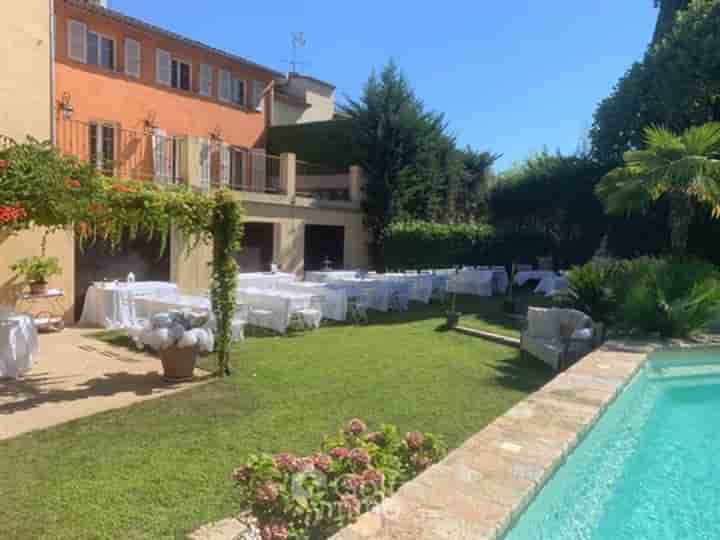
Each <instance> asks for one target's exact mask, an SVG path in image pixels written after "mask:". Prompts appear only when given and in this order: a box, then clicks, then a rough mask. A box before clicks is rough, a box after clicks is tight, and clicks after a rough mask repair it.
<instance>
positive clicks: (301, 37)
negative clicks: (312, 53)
mask: <svg viewBox="0 0 720 540" xmlns="http://www.w3.org/2000/svg"><path fill="white" fill-rule="evenodd" d="M291 35H292V59H291V60H284V62H285V63H287V64H290V73H297V72H298V66H300V65H304V64H307V62H301V61H299V60H298V51H299V50H300V49H302V48H303V47H305V45H307V41H306V40H305V32H293V33H292V34H291Z"/></svg>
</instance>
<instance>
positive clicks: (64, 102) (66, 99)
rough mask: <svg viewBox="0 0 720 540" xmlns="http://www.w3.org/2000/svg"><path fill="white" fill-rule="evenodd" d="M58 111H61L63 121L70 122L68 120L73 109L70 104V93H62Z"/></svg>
mask: <svg viewBox="0 0 720 540" xmlns="http://www.w3.org/2000/svg"><path fill="white" fill-rule="evenodd" d="M60 110H61V111H62V115H63V118H64V119H65V120H70V118H72V115H73V113H74V112H75V108H74V107H73V106H72V103H71V102H70V92H63V95H62V96H61V97H60Z"/></svg>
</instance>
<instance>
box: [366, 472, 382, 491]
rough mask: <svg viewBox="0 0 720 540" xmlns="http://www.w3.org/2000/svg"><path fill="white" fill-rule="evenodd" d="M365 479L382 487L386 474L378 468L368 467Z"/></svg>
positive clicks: (367, 482)
mask: <svg viewBox="0 0 720 540" xmlns="http://www.w3.org/2000/svg"><path fill="white" fill-rule="evenodd" d="M363 481H364V482H365V483H366V484H367V485H369V486H372V487H380V486H382V485H383V482H384V481H385V475H384V474H383V473H381V472H380V471H378V470H377V469H368V470H367V471H365V472H364V473H363Z"/></svg>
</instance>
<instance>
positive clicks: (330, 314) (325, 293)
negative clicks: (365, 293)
mask: <svg viewBox="0 0 720 540" xmlns="http://www.w3.org/2000/svg"><path fill="white" fill-rule="evenodd" d="M275 289H277V290H281V291H288V292H298V293H303V294H311V295H313V296H319V297H322V317H323V318H324V319H331V320H333V321H345V320H347V298H348V295H347V291H345V290H344V289H334V288H332V287H330V286H329V285H328V284H327V283H316V282H307V281H296V282H293V283H278V284H277V285H276V286H275Z"/></svg>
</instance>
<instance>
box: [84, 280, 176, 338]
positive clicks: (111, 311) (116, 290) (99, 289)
mask: <svg viewBox="0 0 720 540" xmlns="http://www.w3.org/2000/svg"><path fill="white" fill-rule="evenodd" d="M177 291H178V288H177V285H175V284H174V283H167V282H163V281H137V282H135V283H118V284H114V283H108V284H103V285H102V286H96V285H91V286H90V287H88V290H87V295H86V296H85V305H84V306H83V311H82V315H81V317H80V321H78V324H79V325H80V326H92V327H104V328H108V329H113V328H128V327H129V326H133V325H134V324H135V322H136V313H135V312H134V299H135V298H136V297H138V296H142V295H160V296H165V295H175V294H177Z"/></svg>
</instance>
